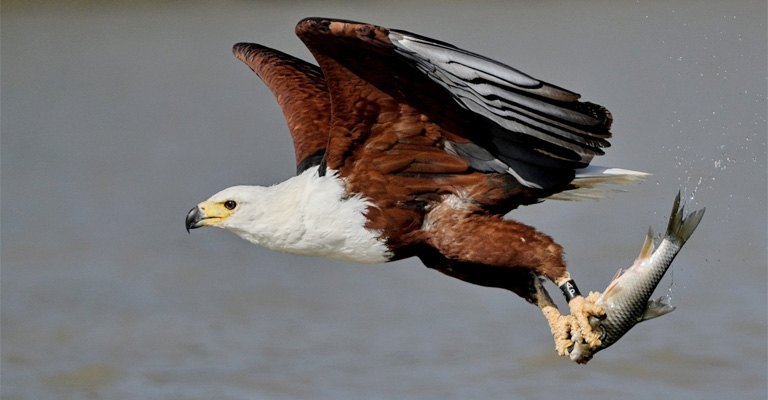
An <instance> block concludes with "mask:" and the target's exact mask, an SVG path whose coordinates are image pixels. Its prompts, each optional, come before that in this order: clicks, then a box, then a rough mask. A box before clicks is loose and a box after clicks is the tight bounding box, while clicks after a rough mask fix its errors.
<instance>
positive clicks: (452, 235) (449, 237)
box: [422, 198, 605, 354]
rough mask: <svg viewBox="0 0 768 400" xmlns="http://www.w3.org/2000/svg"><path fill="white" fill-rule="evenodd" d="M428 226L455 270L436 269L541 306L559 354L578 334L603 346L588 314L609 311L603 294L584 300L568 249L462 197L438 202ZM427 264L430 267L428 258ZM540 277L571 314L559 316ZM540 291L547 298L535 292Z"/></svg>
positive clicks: (435, 245)
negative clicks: (598, 302) (602, 303)
mask: <svg viewBox="0 0 768 400" xmlns="http://www.w3.org/2000/svg"><path fill="white" fill-rule="evenodd" d="M425 227H426V228H427V229H425V233H427V237H426V240H425V241H426V242H427V243H428V244H429V245H430V246H431V247H433V248H434V249H435V250H436V251H437V252H438V253H439V255H440V256H441V258H444V259H445V260H448V261H450V262H449V263H448V265H450V267H451V268H437V269H439V270H442V271H443V272H445V273H447V274H448V275H452V276H455V277H458V278H460V279H462V280H465V281H469V282H473V283H475V284H481V285H483V286H493V287H502V288H507V289H510V290H512V291H514V292H515V293H517V294H519V295H521V296H522V297H524V298H526V299H527V300H529V301H531V302H532V303H534V304H537V305H538V306H539V308H540V309H541V310H542V313H544V316H545V317H546V318H547V321H548V322H549V325H550V328H551V329H552V330H553V335H554V336H555V343H556V346H557V348H558V353H560V354H562V346H563V345H564V344H565V343H567V342H568V341H569V340H570V338H571V336H572V335H575V334H576V333H577V332H580V333H581V337H582V338H584V339H585V340H586V342H587V343H588V344H589V345H590V346H599V345H600V335H599V334H597V333H596V332H594V330H593V329H592V326H591V325H590V323H589V317H591V316H594V317H597V318H601V317H603V316H604V315H605V312H604V310H603V309H602V308H601V307H599V306H597V305H596V304H595V301H596V300H597V298H598V297H599V294H597V293H592V294H590V295H589V296H588V297H586V298H585V297H583V296H581V294H580V293H578V289H576V285H575V283H574V282H573V280H572V279H571V276H570V274H569V273H568V271H567V270H566V265H565V260H564V258H563V248H562V247H561V246H560V245H558V244H557V243H555V242H554V241H553V240H552V238H551V237H549V236H547V235H545V234H543V233H541V232H539V231H537V230H536V229H534V228H532V227H530V226H528V225H525V224H522V223H519V222H516V221H512V220H506V219H502V218H501V216H499V215H494V214H489V213H486V212H484V211H483V210H481V209H479V208H478V207H476V206H474V205H473V204H471V203H470V202H468V201H465V200H463V199H459V198H453V199H452V201H446V202H443V203H441V204H440V205H438V206H436V207H435V208H434V209H433V210H432V211H431V212H430V213H429V214H428V215H427V218H426V220H425ZM424 258H425V257H422V259H423V260H424ZM425 264H427V265H428V266H429V265H430V263H428V262H427V261H425ZM433 264H434V263H433ZM438 264H444V263H438ZM458 266H462V268H458ZM470 266H471V268H470ZM480 266H482V267H480ZM513 271H521V272H517V273H515V274H512V272H513ZM523 272H526V273H523ZM538 276H544V277H546V278H547V279H549V280H551V281H552V282H554V283H555V284H556V285H557V286H559V287H560V288H561V289H562V290H563V293H564V294H565V295H566V300H567V301H568V307H569V308H570V311H571V315H570V316H562V315H560V313H559V312H558V311H557V307H555V306H554V304H553V303H552V299H551V298H550V297H549V295H548V294H546V291H545V290H544V288H543V287H541V282H538ZM532 281H535V282H532ZM569 289H573V290H569ZM538 292H540V293H541V294H542V296H535V294H536V293H538ZM569 317H570V318H569ZM566 338H567V339H566ZM566 347H567V346H566Z"/></svg>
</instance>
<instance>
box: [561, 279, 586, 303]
mask: <svg viewBox="0 0 768 400" xmlns="http://www.w3.org/2000/svg"><path fill="white" fill-rule="evenodd" d="M560 290H562V291H563V296H565V301H567V302H569V303H570V302H571V300H573V298H574V297H579V296H581V292H579V288H577V287H576V282H574V281H573V279H570V280H568V281H567V282H565V283H563V284H562V285H560Z"/></svg>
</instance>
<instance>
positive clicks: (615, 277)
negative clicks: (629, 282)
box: [611, 268, 624, 282]
mask: <svg viewBox="0 0 768 400" xmlns="http://www.w3.org/2000/svg"><path fill="white" fill-rule="evenodd" d="M622 272H624V270H623V269H621V268H619V270H618V271H616V273H615V274H613V278H611V282H613V281H615V280H616V279H619V277H620V276H621V273H622Z"/></svg>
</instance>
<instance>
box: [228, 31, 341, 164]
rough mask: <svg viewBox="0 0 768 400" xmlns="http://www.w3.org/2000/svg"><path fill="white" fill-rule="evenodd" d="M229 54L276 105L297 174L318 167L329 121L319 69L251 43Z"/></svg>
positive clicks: (329, 108)
mask: <svg viewBox="0 0 768 400" xmlns="http://www.w3.org/2000/svg"><path fill="white" fill-rule="evenodd" d="M232 52H233V53H234V54H235V56H236V57H237V58H239V59H240V60H241V61H243V62H244V63H246V64H247V65H248V66H249V67H250V68H251V70H253V72H255V73H256V75H258V76H259V77H260V78H261V79H262V80H263V81H264V83H265V84H266V85H267V86H268V87H269V89H270V90H271V91H272V93H273V94H274V95H275V98H276V99H277V102H278V104H280V108H282V110H283V114H285V119H286V120H287V122H288V128H289V129H290V131H291V136H292V138H293V146H294V150H295V152H296V169H297V173H301V172H302V171H304V170H305V169H307V168H309V167H311V166H314V165H318V164H320V162H321V161H322V158H323V154H324V153H325V146H326V144H327V143H328V129H329V126H330V121H331V106H330V103H331V101H330V97H329V95H328V88H327V86H326V84H325V78H324V77H323V73H322V72H321V71H320V68H318V67H317V66H315V65H312V64H309V63H307V62H305V61H303V60H300V59H298V58H296V57H293V56H290V55H288V54H285V53H282V52H280V51H277V50H274V49H270V48H268V47H264V46H260V45H258V44H253V43H238V44H236V45H235V46H234V47H233V48H232Z"/></svg>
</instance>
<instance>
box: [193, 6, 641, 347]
mask: <svg viewBox="0 0 768 400" xmlns="http://www.w3.org/2000/svg"><path fill="white" fill-rule="evenodd" d="M296 34H297V35H298V36H299V38H300V39H301V40H302V41H303V42H304V44H305V45H306V46H307V47H308V48H309V50H310V51H311V52H312V55H313V56H314V58H315V60H316V61H317V63H318V65H319V67H318V66H315V65H312V64H309V63H307V62H304V61H302V60H300V59H298V58H295V57H292V56H290V55H287V54H284V53H282V52H280V51H277V50H273V49H270V48H267V47H264V46H261V45H258V44H250V43H239V44H236V45H235V46H234V49H233V51H234V53H235V55H236V56H237V57H238V58H239V59H240V60H242V61H243V62H245V63H246V64H247V65H248V66H249V67H250V68H251V69H252V70H253V71H254V72H255V73H256V74H257V75H258V76H259V77H260V78H261V79H262V80H263V81H264V82H265V83H266V85H267V86H268V87H269V88H270V89H271V91H272V93H273V94H274V95H275V97H276V98H277V101H278V103H279V104H280V107H281V108H282V110H283V113H284V114H285V118H286V119H287V122H288V127H289V129H290V132H291V136H292V138H293V143H294V148H295V153H296V165H297V176H295V177H293V178H290V179H288V180H287V181H285V182H282V183H279V184H276V185H273V186H269V187H260V186H234V187H230V188H227V189H224V190H222V191H221V192H219V193H217V194H215V195H213V196H212V197H211V198H209V199H208V200H206V201H204V202H202V203H200V204H199V205H197V206H196V207H194V208H193V209H192V210H191V211H190V212H189V213H188V214H187V218H186V227H187V230H189V229H193V228H198V227H201V226H213V227H219V228H224V229H227V230H229V231H231V232H234V233H235V234H237V235H239V236H241V237H242V238H244V239H246V240H249V241H251V242H253V243H256V244H259V245H262V246H265V247H268V248H270V249H274V250H278V251H283V252H287V253H294V254H302V255H309V256H319V257H327V258H332V259H339V260H347V261H353V262H360V263H384V262H388V261H393V260H399V259H403V258H406V257H412V256H416V257H418V258H419V259H421V261H422V262H423V263H424V264H425V265H426V266H427V267H429V268H433V269H436V270H438V271H440V272H442V273H444V274H446V275H449V276H452V277H455V278H458V279H461V280H464V281H467V282H470V283H474V284H477V285H483V286H489V287H498V288H503V289H508V290H511V291H512V292H514V293H517V294H518V295H520V296H522V297H523V298H525V299H526V300H528V301H529V302H531V303H533V304H536V305H537V306H538V307H539V308H540V309H541V311H542V313H543V314H544V316H545V317H546V319H547V322H548V323H549V326H550V328H551V332H552V334H553V336H554V339H555V348H556V351H557V352H558V354H560V355H567V354H568V348H569V347H571V346H572V345H573V341H572V337H573V336H574V335H576V334H577V333H579V334H580V336H581V337H583V338H584V339H585V340H586V342H587V343H588V344H589V345H590V346H597V345H599V343H600V338H599V335H598V334H597V333H596V332H594V331H593V330H592V328H591V326H590V324H589V323H588V317H590V316H597V317H600V316H601V315H603V314H604V311H603V310H602V309H601V308H600V307H598V306H596V305H595V304H594V301H595V300H596V298H597V293H592V294H590V295H589V296H587V297H586V298H585V297H584V296H582V295H581V294H580V293H579V291H578V289H577V288H576V285H575V283H574V282H573V280H572V279H571V277H570V275H569V273H568V271H567V270H566V264H565V261H564V259H563V250H562V247H561V246H560V245H558V244H557V243H555V242H554V241H553V240H552V239H551V238H550V237H549V236H547V235H545V234H543V233H541V232H538V231H537V230H536V229H534V228H533V227H530V226H527V225H524V224H522V223H519V222H516V221H513V220H509V219H504V218H503V217H504V215H506V214H507V213H508V212H510V211H511V210H513V209H515V208H517V207H518V206H520V205H528V204H533V203H537V202H540V201H542V200H543V199H545V198H559V199H571V200H579V199H585V198H593V197H602V195H603V194H604V191H605V190H606V189H605V188H604V187H602V186H601V185H602V184H603V183H616V184H628V183H633V182H635V181H638V180H641V179H642V178H643V177H644V176H645V175H646V174H643V173H639V172H635V171H629V170H622V169H612V168H600V167H594V166H592V167H590V166H589V163H590V161H591V160H592V158H593V157H594V156H597V155H601V154H603V150H602V149H603V148H605V147H608V146H609V143H608V141H607V139H608V138H609V137H610V136H611V133H610V126H611V121H612V117H611V114H610V113H609V112H608V110H606V109H605V108H603V107H601V106H599V105H597V104H593V103H589V102H580V101H578V99H579V97H580V96H579V95H578V94H577V93H574V92H571V91H569V90H566V89H563V88H561V87H558V86H555V85H552V84H549V83H547V82H544V81H541V80H538V79H536V78H533V77H531V76H529V75H527V74H525V73H522V72H520V71H518V70H516V69H514V68H511V67H509V66H507V65H505V64H502V63H500V62H498V61H494V60H492V59H490V58H487V57H483V56H481V55H478V54H475V53H472V52H469V51H467V50H463V49H460V48H458V47H455V46H453V45H450V44H448V43H445V42H441V41H437V40H434V39H430V38H427V37H424V36H420V35H417V34H413V33H410V32H406V31H402V30H396V29H387V28H383V27H380V26H375V25H370V24H363V23H357V22H351V21H344V20H335V19H326V18H308V19H304V20H302V21H301V22H299V24H298V25H297V26H296ZM544 278H546V279H549V280H551V281H552V282H554V283H555V284H556V285H557V286H559V287H560V288H561V289H562V290H563V293H564V295H565V297H566V299H567V300H568V306H569V308H570V312H571V313H570V315H563V314H561V313H560V312H559V311H558V309H557V306H555V304H554V303H553V302H552V299H551V298H550V296H549V295H548V294H547V291H546V290H545V289H544V287H543V286H542V280H543V279H544Z"/></svg>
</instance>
